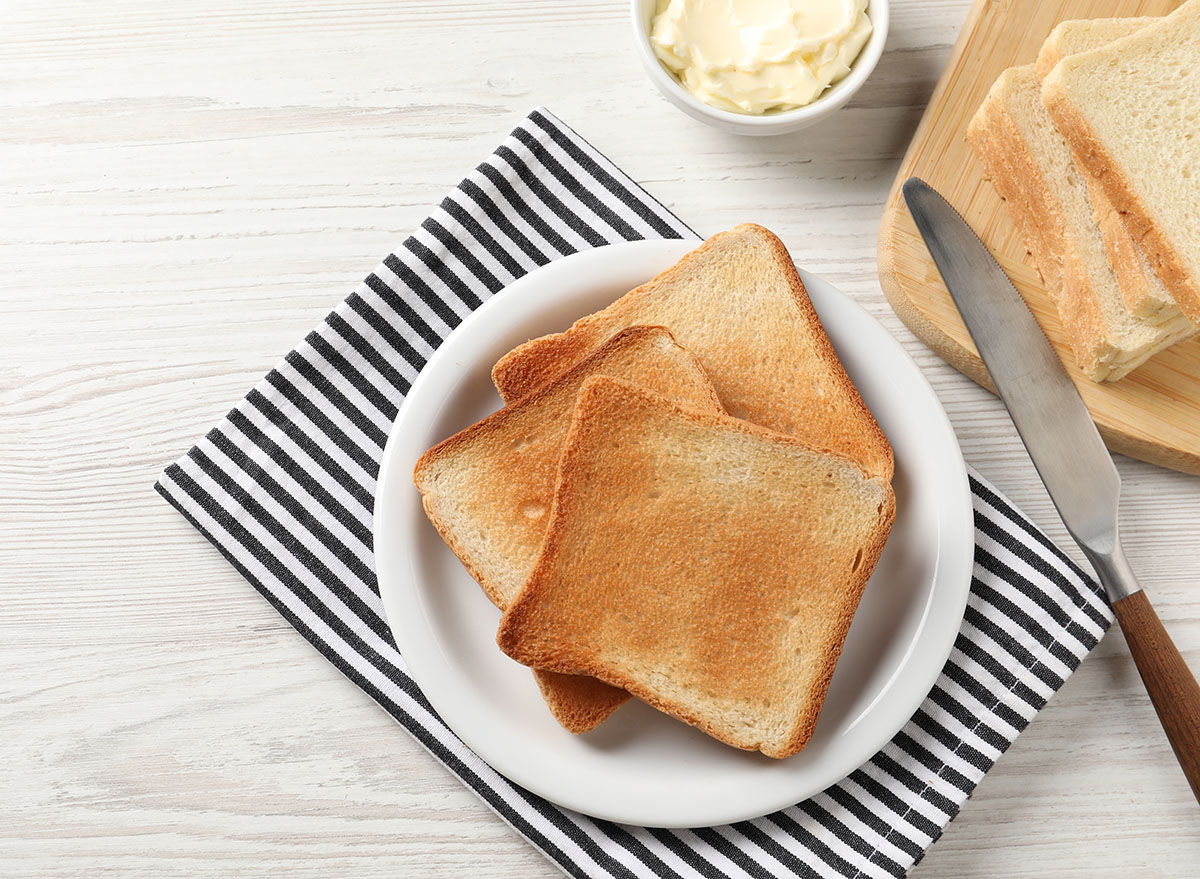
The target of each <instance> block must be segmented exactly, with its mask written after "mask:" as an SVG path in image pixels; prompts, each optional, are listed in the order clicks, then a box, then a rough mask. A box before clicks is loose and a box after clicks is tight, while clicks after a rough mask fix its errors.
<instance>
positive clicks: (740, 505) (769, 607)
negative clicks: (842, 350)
mask: <svg viewBox="0 0 1200 879" xmlns="http://www.w3.org/2000/svg"><path fill="white" fill-rule="evenodd" d="M560 466H561V470H560V478H559V484H558V491H557V493H556V495H555V500H554V508H553V511H552V513H551V521H550V526H549V530H548V532H547V536H546V541H545V543H544V545H543V548H542V552H541V554H540V555H539V557H538V560H537V564H536V566H535V568H534V571H533V573H532V575H531V576H530V578H529V580H528V581H527V582H526V584H525V586H524V587H523V589H522V590H521V593H520V595H519V596H518V597H517V600H516V601H515V602H514V603H513V604H512V605H511V606H510V607H509V609H508V610H507V611H506V612H505V614H504V617H503V619H502V620H501V625H500V630H499V633H498V635H497V641H498V643H499V645H500V647H501V649H502V650H504V652H506V653H507V654H509V655H510V656H512V657H513V658H514V659H516V660H517V661H519V662H523V663H525V664H527V665H530V666H533V667H537V668H546V669H553V670H555V671H559V672H563V673H567V674H587V675H593V676H595V677H598V678H600V679H602V680H604V681H607V682H608V683H610V684H612V685H613V686H618V687H622V688H624V689H626V690H628V691H629V692H631V693H633V694H634V695H635V696H637V697H639V698H641V699H643V700H645V701H646V702H648V703H650V704H651V705H653V706H655V707H657V708H659V709H660V710H662V711H665V712H666V713H668V714H671V715H673V716H675V717H677V718H679V719H681V720H683V721H686V722H687V723H690V724H692V725H694V726H697V727H699V728H700V729H702V730H704V731H705V732H707V733H709V734H710V735H712V736H714V737H716V738H718V739H720V740H721V741H723V742H726V743H728V744H730V745H734V746H736V747H739V748H745V749H748V750H760V751H762V752H763V753H764V754H766V755H768V756H771V757H780V758H782V757H787V756H790V755H792V754H795V753H796V752H797V751H799V750H800V749H801V748H803V747H804V745H805V744H806V743H807V742H808V740H809V738H810V737H811V735H812V732H813V728H814V726H815V725H816V721H817V715H818V714H819V712H820V709H821V705H822V703H823V701H824V699H825V694H826V692H827V690H828V687H829V682H830V679H831V678H832V675H833V670H834V666H835V665H836V663H837V660H838V657H839V655H840V653H841V650H842V645H843V642H844V640H845V637H846V633H847V631H848V629H849V627H850V621H851V619H852V617H853V616H854V612H855V609H856V608H857V606H858V602H859V599H860V597H861V596H862V593H863V588H864V586H865V585H866V582H867V579H868V578H869V577H870V575H871V571H872V570H873V569H874V567H875V564H876V562H877V561H878V559H879V555H880V553H881V551H882V550H883V546H884V542H885V541H886V539H887V535H888V532H889V530H890V528H891V525H892V521H893V519H894V516H895V498H894V496H893V494H892V489H891V486H890V484H889V483H888V480H887V479H886V478H883V477H880V476H877V475H876V476H872V475H869V474H867V473H866V472H864V471H863V469H862V468H861V466H859V465H858V464H856V463H855V462H852V461H850V460H849V459H847V458H845V457H842V456H840V455H834V454H830V453H828V452H824V451H820V450H814V449H812V448H810V447H808V446H806V445H805V444H804V443H802V442H801V441H799V440H798V439H796V438H794V437H790V436H786V435H783V434H780V433H776V432H774V431H771V430H766V429H764V428H761V427H757V426H755V425H753V424H750V423H748V422H746V421H742V420H739V419H735V418H731V417H729V416H726V415H722V414H718V413H714V412H711V411H709V412H705V411H700V410H698V409H694V408H693V409H689V408H685V407H682V406H678V405H676V404H674V403H672V402H670V401H668V400H666V399H664V398H662V397H660V396H657V395H654V394H652V393H649V392H647V391H645V390H643V389H641V388H638V387H636V386H634V385H631V384H629V383H627V382H623V381H620V380H618V379H613V378H609V377H607V376H596V377H592V378H589V379H588V380H587V381H586V382H584V384H583V388H582V390H581V391H580V395H579V400H578V403H577V404H576V407H575V415H574V417H573V419H572V423H571V428H570V433H569V435H568V438H567V443H566V447H565V449H564V452H563V457H562V462H561V465H560ZM883 585H885V584H881V586H883Z"/></svg>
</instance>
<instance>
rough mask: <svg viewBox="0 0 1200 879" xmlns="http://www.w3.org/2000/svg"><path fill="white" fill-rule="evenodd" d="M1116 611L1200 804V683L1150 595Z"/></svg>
mask: <svg viewBox="0 0 1200 879" xmlns="http://www.w3.org/2000/svg"><path fill="white" fill-rule="evenodd" d="M1113 611H1114V612H1115V613H1116V615H1117V620H1118V622H1120V624H1121V631H1122V632H1124V633H1125V640H1126V641H1127V642H1128V643H1129V652H1130V653H1131V654H1132V655H1133V659H1134V662H1136V663H1137V667H1138V674H1140V675H1141V676H1142V681H1143V682H1144V683H1145V684H1146V691H1147V692H1148V693H1149V694H1150V701H1152V702H1153V703H1154V710H1155V712H1157V713H1158V720H1159V722H1160V723H1161V724H1162V727H1163V730H1164V731H1165V732H1166V734H1167V739H1168V740H1169V741H1170V742H1171V748H1172V750H1174V751H1175V757H1176V758H1177V759H1178V760H1179V766H1180V768H1181V769H1182V770H1183V774H1184V776H1185V777H1186V778H1187V780H1188V784H1190V785H1191V787H1192V793H1193V794H1195V796H1196V800H1197V802H1200V684H1197V683H1196V677H1195V675H1194V674H1193V673H1192V670H1191V669H1190V668H1188V665H1187V663H1186V662H1184V661H1183V657H1182V656H1180V655H1179V650H1178V648H1176V646H1175V642H1174V641H1172V640H1171V636H1170V635H1168V634H1167V630H1166V629H1165V628H1163V624H1162V620H1160V619H1159V618H1158V614H1156V613H1155V612H1154V607H1153V606H1152V605H1151V604H1150V599H1149V598H1147V597H1146V593H1145V592H1135V593H1133V594H1132V595H1130V596H1127V597H1126V598H1122V599H1121V600H1120V601H1118V602H1116V603H1115V604H1113Z"/></svg>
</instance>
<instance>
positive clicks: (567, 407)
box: [413, 327, 722, 732]
mask: <svg viewBox="0 0 1200 879" xmlns="http://www.w3.org/2000/svg"><path fill="white" fill-rule="evenodd" d="M599 373H603V374H605V375H613V376H618V377H621V378H626V379H630V380H632V381H635V382H638V383H640V384H642V385H644V386H646V387H647V388H650V389H652V390H654V391H656V392H658V393H660V394H663V395H664V396H666V397H667V398H668V399H671V400H673V401H675V402H679V403H686V404H688V405H690V406H693V407H696V408H700V409H708V410H710V411H713V412H721V411H722V409H721V404H720V402H719V401H718V400H717V396H716V393H715V392H714V391H713V388H712V385H711V384H710V383H709V381H708V378H707V377H706V376H705V375H704V371H703V370H702V369H701V368H700V364H699V363H698V362H697V361H696V358H695V356H693V355H692V353H691V352H690V351H688V350H686V349H685V348H682V347H681V346H679V345H677V344H676V343H675V340H674V339H672V338H671V334H670V333H669V332H668V331H667V330H665V329H663V328H662V327H632V328H630V329H628V330H626V331H624V332H623V333H620V334H618V335H617V336H615V337H614V338H613V339H611V340H610V341H609V342H608V343H607V344H605V345H604V346H602V347H601V348H600V349H599V350H598V351H596V352H595V353H594V354H592V355H591V356H590V357H588V358H586V359H585V360H583V361H581V362H580V363H579V364H577V365H576V366H575V367H574V368H572V369H571V370H570V371H569V372H567V373H566V374H565V375H563V376H562V377H560V378H559V379H557V380H556V381H554V382H552V383H551V384H549V385H547V386H546V387H544V388H541V389H540V390H538V391H536V392H535V393H533V394H530V395H529V396H528V397H525V398H523V399H521V400H518V401H517V402H515V403H513V404H511V405H509V406H506V407H504V408H503V409H501V410H500V411H499V412H496V413H494V414H492V415H490V416H488V417H487V418H485V419H483V420H482V421H479V422H477V423H475V424H473V425H471V426H470V427H468V428H466V429H465V430H463V431H460V432H459V433H456V434H455V435H454V436H452V437H450V438H449V439H447V440H444V441H442V442H440V443H438V444H437V445H436V446H434V447H433V448H432V449H430V450H429V451H427V452H426V453H425V454H424V455H422V456H421V459H420V460H419V461H418V462H417V465H416V468H415V469H414V471H413V481H414V482H415V483H416V485H417V488H418V489H420V491H421V501H422V503H423V504H424V506H425V512H426V515H428V516H429V520H430V521H431V522H432V523H433V524H434V527H436V528H437V530H438V533H440V534H441V535H442V538H443V539H444V540H445V541H446V543H447V544H448V545H449V546H450V548H451V549H452V550H454V552H455V554H456V555H457V556H458V557H459V558H460V559H461V560H462V562H463V564H464V565H465V566H466V568H467V570H468V571H470V572H471V575H472V576H473V577H474V578H475V579H476V580H477V581H478V582H479V585H480V586H481V587H482V588H483V591H484V592H485V593H487V596H488V598H490V599H491V600H492V603H493V604H495V605H496V606H497V607H499V608H500V609H501V610H503V609H504V608H506V607H508V605H509V604H510V603H511V602H512V601H513V599H514V598H515V597H516V595H517V592H518V591H519V590H520V588H521V584H522V583H524V582H525V579H526V577H528V576H529V572H530V571H531V570H532V569H533V563H534V561H535V560H536V559H537V554H538V552H539V551H540V550H541V547H542V540H543V538H544V537H545V534H546V525H547V522H548V521H549V513H550V505H551V503H552V502H553V500H554V484H555V481H556V479H557V476H558V459H559V456H560V454H561V452H562V446H563V443H564V442H565V440H566V436H567V428H568V427H569V425H570V421H571V410H572V407H573V406H574V404H575V397H576V394H577V392H578V390H579V387H580V385H581V384H583V381H584V379H586V378H587V377H588V376H591V375H596V374H599ZM537 677H538V685H539V686H540V687H541V690H542V695H543V696H544V697H545V699H546V704H547V705H548V706H549V707H550V710H551V713H553V714H554V716H555V718H557V719H558V721H559V723H561V724H562V725H563V726H564V727H566V728H567V729H569V730H571V731H572V732H585V731H587V730H589V729H592V728H593V727H595V726H596V725H597V724H599V723H600V722H601V721H603V720H604V719H605V718H606V717H608V715H609V714H611V713H612V712H613V711H615V710H616V709H617V708H618V707H619V706H620V705H621V704H622V703H623V702H624V701H625V700H626V699H628V694H627V693H625V692H624V691H622V690H616V689H614V688H612V687H609V686H607V685H606V684H602V683H600V682H599V681H596V680H593V679H591V678H583V677H568V676H566V675H555V674H552V673H544V674H543V673H538V675H537Z"/></svg>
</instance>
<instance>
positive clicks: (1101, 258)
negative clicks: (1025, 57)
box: [967, 65, 1197, 381]
mask: <svg viewBox="0 0 1200 879" xmlns="http://www.w3.org/2000/svg"><path fill="white" fill-rule="evenodd" d="M967 137H968V139H969V140H970V141H971V143H972V145H973V146H974V147H975V150H976V152H977V153H978V154H979V156H980V158H981V159H982V160H983V162H984V164H985V165H986V166H987V168H988V172H989V175H990V176H991V178H992V181H993V183H994V185H995V186H996V189H997V191H998V192H999V193H1000V195H1001V196H1002V197H1003V198H1004V199H1005V203H1006V206H1007V207H1008V210H1009V212H1010V213H1011V214H1012V215H1013V219H1014V220H1015V222H1016V223H1017V226H1018V227H1019V228H1020V229H1021V231H1022V235H1023V237H1024V238H1025V241H1026V245H1027V246H1028V247H1029V248H1030V250H1031V252H1032V253H1033V256H1034V260H1035V261H1036V262H1037V264H1038V268H1039V270H1040V271H1041V273H1042V278H1043V280H1044V281H1045V282H1046V286H1047V290H1048V292H1049V293H1050V295H1051V296H1053V297H1054V299H1055V304H1056V305H1057V306H1058V312H1059V315H1060V317H1061V319H1062V323H1063V329H1064V330H1065V332H1066V334H1067V337H1068V339H1069V340H1070V343H1071V347H1072V349H1073V351H1074V353H1075V358H1076V361H1077V362H1078V364H1079V367H1080V369H1082V370H1083V372H1084V373H1085V374H1086V375H1087V376H1088V377H1089V378H1091V379H1093V380H1094V381H1115V380H1117V379H1119V378H1122V377H1123V376H1125V375H1127V374H1128V373H1129V372H1130V371H1132V370H1133V369H1135V368H1137V367H1138V366H1140V365H1141V364H1142V363H1144V362H1145V361H1146V360H1147V359H1149V358H1150V357H1151V356H1152V355H1154V354H1155V353H1157V352H1158V351H1161V350H1162V349H1163V348H1166V347H1167V346H1169V345H1172V344H1174V343H1175V342H1177V341H1180V340H1181V339H1184V338H1187V337H1188V336H1190V335H1193V334H1194V333H1195V332H1196V330H1197V328H1196V327H1195V326H1194V325H1193V324H1192V323H1191V322H1190V321H1188V320H1186V319H1185V318H1183V317H1182V316H1177V317H1176V318H1175V319H1174V320H1172V321H1167V322H1165V323H1163V324H1161V325H1158V326H1154V325H1151V324H1148V323H1146V322H1144V321H1140V320H1137V319H1135V318H1134V317H1133V316H1132V315H1131V314H1130V313H1129V311H1128V310H1127V308H1126V306H1125V300H1124V296H1123V295H1122V293H1121V289H1120V287H1119V286H1118V284H1117V279H1116V276H1115V275H1114V273H1113V270H1112V268H1111V267H1110V266H1109V263H1108V258H1107V254H1106V252H1105V248H1104V243H1103V240H1102V238H1101V234H1100V229H1099V227H1098V226H1097V224H1096V222H1095V219H1094V217H1093V215H1092V209H1091V204H1090V201H1089V199H1088V193H1087V183H1086V180H1085V178H1084V175H1082V174H1081V173H1080V172H1079V170H1078V169H1077V168H1076V167H1075V164H1074V161H1073V159H1072V157H1071V150H1070V148H1069V147H1068V146H1067V144H1066V141H1065V140H1063V138H1062V137H1061V136H1060V135H1059V133H1058V131H1057V130H1056V129H1055V127H1054V124H1053V122H1052V121H1051V119H1050V116H1049V114H1048V113H1047V112H1046V109H1045V107H1044V106H1043V105H1042V102H1041V97H1040V81H1039V79H1038V76H1037V72H1036V70H1035V69H1034V67H1033V65H1026V66H1023V67H1014V68H1010V69H1008V70H1006V71H1004V73H1002V74H1001V75H1000V77H999V78H998V79H997V80H996V82H995V84H994V85H993V86H992V89H991V91H990V92H989V93H988V97H987V99H986V100H985V101H984V103H983V105H982V106H981V107H980V108H979V111H978V112H977V113H976V114H975V117H974V118H973V119H972V120H971V124H970V126H969V127H968V130H967Z"/></svg>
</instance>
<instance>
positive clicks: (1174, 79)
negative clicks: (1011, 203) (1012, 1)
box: [1042, 0, 1200, 321]
mask: <svg viewBox="0 0 1200 879" xmlns="http://www.w3.org/2000/svg"><path fill="white" fill-rule="evenodd" d="M1198 58H1200V0H1189V2H1187V3H1185V4H1184V5H1183V6H1180V7H1179V8H1178V9H1176V10H1175V11H1174V12H1173V13H1171V14H1170V15H1168V16H1166V17H1164V18H1162V19H1160V20H1158V21H1156V22H1154V23H1152V24H1148V25H1146V26H1145V27H1144V28H1142V29H1140V30H1138V31H1136V32H1135V33H1132V34H1130V35H1129V36H1126V37H1122V38H1121V39H1119V40H1116V41H1115V42H1112V43H1108V44H1107V45H1105V46H1102V47H1100V48H1097V49H1092V50H1090V51H1087V52H1079V53H1076V54H1074V55H1070V56H1068V57H1066V58H1064V59H1063V60H1062V61H1061V62H1060V63H1059V64H1057V65H1055V67H1054V69H1053V70H1051V71H1050V73H1049V74H1048V75H1047V76H1046V79H1045V82H1044V85H1043V90H1042V97H1043V99H1044V101H1045V104H1046V106H1047V108H1048V109H1049V111H1050V115H1051V116H1052V117H1053V119H1054V121H1055V123H1056V124H1057V125H1058V128H1059V130H1060V131H1061V132H1062V133H1063V135H1064V136H1065V137H1066V139H1067V141H1068V142H1069V143H1070V144H1071V148H1072V150H1073V151H1074V153H1075V155H1076V157H1077V159H1078V161H1079V162H1080V163H1081V164H1082V165H1083V167H1084V168H1085V169H1086V170H1087V171H1088V172H1089V173H1090V174H1092V176H1093V177H1095V178H1096V181H1097V183H1098V184H1099V185H1100V187H1101V188H1102V189H1103V190H1104V193H1105V195H1107V196H1108V198H1109V200H1110V201H1111V202H1112V203H1113V205H1114V206H1115V207H1116V209H1117V210H1118V211H1119V212H1120V215H1121V218H1122V219H1123V221H1124V222H1125V224H1126V226H1127V227H1128V229H1129V231H1130V234H1131V235H1132V236H1133V238H1134V240H1136V241H1137V242H1138V244H1139V245H1140V246H1141V249H1142V251H1143V252H1144V253H1145V254H1146V256H1147V258H1148V259H1149V261H1150V264H1151V265H1152V266H1153V268H1154V271H1155V272H1156V273H1157V275H1158V277H1159V278H1160V279H1161V280H1162V282H1163V283H1164V284H1165V285H1166V288H1167V290H1168V291H1170V293H1171V295H1172V296H1173V297H1174V299H1175V302H1176V304H1178V306H1179V307H1180V309H1182V311H1183V313H1184V314H1186V315H1187V316H1188V317H1189V318H1191V319H1192V320H1194V321H1200V138H1198V137H1197V136H1196V133H1197V123H1198V120H1200V64H1198V63H1197V59H1198Z"/></svg>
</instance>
